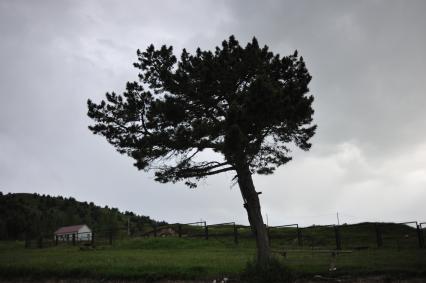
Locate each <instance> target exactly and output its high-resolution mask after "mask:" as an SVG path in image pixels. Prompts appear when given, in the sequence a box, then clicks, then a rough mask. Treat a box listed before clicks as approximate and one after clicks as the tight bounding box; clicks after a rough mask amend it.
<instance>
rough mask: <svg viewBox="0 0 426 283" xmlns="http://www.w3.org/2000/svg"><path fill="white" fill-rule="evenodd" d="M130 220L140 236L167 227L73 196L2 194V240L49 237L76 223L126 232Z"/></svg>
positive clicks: (133, 228) (147, 218)
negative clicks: (153, 227) (82, 200)
mask: <svg viewBox="0 0 426 283" xmlns="http://www.w3.org/2000/svg"><path fill="white" fill-rule="evenodd" d="M128 221H129V223H130V225H129V226H130V231H131V233H132V234H138V233H141V232H143V231H144V230H146V229H148V227H151V225H153V224H157V225H161V224H165V222H157V221H155V220H152V219H151V218H149V217H148V216H142V215H136V214H134V213H133V212H129V211H126V212H124V213H123V212H120V211H119V210H118V209H117V208H110V207H108V206H105V207H100V206H97V205H95V204H94V203H93V202H90V203H87V202H80V201H77V200H75V199H74V198H72V197H70V198H64V197H61V196H58V197H53V196H49V195H39V194H36V193H34V194H27V193H17V194H12V193H9V194H3V193H2V192H0V239H1V240H6V239H8V240H11V239H24V238H25V236H26V235H27V236H28V237H34V236H37V235H40V234H46V235H49V234H52V233H53V232H54V231H55V230H56V229H57V228H59V227H61V226H67V225H76V224H87V225H88V226H89V227H90V228H91V229H92V230H102V229H111V228H112V229H117V228H123V229H127V225H128Z"/></svg>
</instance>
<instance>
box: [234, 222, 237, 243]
mask: <svg viewBox="0 0 426 283" xmlns="http://www.w3.org/2000/svg"><path fill="white" fill-rule="evenodd" d="M234 243H235V244H236V245H238V228H237V226H236V225H235V223H234Z"/></svg>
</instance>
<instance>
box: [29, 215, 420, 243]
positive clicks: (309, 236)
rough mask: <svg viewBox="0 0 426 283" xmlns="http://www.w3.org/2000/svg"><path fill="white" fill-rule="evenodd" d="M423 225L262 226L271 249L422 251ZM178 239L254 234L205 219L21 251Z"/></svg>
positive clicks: (95, 234)
mask: <svg viewBox="0 0 426 283" xmlns="http://www.w3.org/2000/svg"><path fill="white" fill-rule="evenodd" d="M425 228H426V222H420V223H418V222H417V221H410V222H403V223H371V222H368V223H357V224H343V225H312V226H309V227H300V226H299V225H298V224H284V225H279V226H269V227H267V232H268V237H269V241H270V244H271V247H272V248H280V249H283V248H284V249H326V250H362V249H371V248H396V249H417V248H421V249H422V248H425V239H424V230H425ZM149 237H154V238H165V237H178V238H186V239H193V238H198V239H205V240H217V241H221V242H224V243H225V242H226V243H228V244H235V245H239V244H242V243H243V244H246V243H253V242H254V241H253V240H254V238H255V235H254V233H253V231H252V229H251V228H250V226H244V225H238V224H236V223H235V222H226V223H216V224H207V222H206V221H198V222H192V223H174V224H166V225H158V226H157V225H152V226H148V225H147V226H146V229H145V231H143V232H141V233H137V234H136V233H134V234H131V233H130V230H129V229H127V228H118V229H117V228H116V229H104V230H95V231H91V232H84V233H77V232H74V233H67V234H62V235H51V234H47V235H40V236H38V237H36V238H31V239H30V238H26V240H25V247H27V248H45V247H53V246H58V245H79V246H81V247H88V248H89V247H95V246H101V245H113V244H114V242H115V241H119V240H124V239H131V238H149Z"/></svg>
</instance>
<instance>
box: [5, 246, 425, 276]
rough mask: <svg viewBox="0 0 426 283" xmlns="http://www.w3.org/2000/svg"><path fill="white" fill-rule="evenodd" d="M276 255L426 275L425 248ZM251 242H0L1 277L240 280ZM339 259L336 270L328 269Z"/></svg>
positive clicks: (302, 270) (308, 271) (309, 270)
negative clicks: (83, 245) (36, 245)
mask: <svg viewBox="0 0 426 283" xmlns="http://www.w3.org/2000/svg"><path fill="white" fill-rule="evenodd" d="M275 243H276V244H275V245H274V246H273V247H274V250H279V251H283V250H286V251H287V254H286V257H283V256H282V255H277V256H278V257H279V258H280V260H282V261H283V262H285V263H286V264H287V265H288V266H290V267H291V268H292V269H293V270H294V271H295V272H296V273H297V274H299V276H307V277H309V276H313V275H315V274H322V275H327V276H330V275H332V276H334V275H346V274H351V275H361V276H362V275H371V274H407V275H410V276H416V275H418V276H420V275H422V276H424V275H426V249H415V248H407V249H394V248H392V249H391V248H385V249H376V248H370V249H367V250H360V251H352V252H347V253H341V254H339V255H338V256H337V257H336V258H335V259H334V258H333V257H332V256H331V252H330V251H324V250H320V249H312V248H309V247H305V248H304V249H285V247H284V246H282V245H280V244H279V242H278V243H277V241H275ZM254 255H255V248H254V242H253V240H249V239H245V240H240V243H239V245H235V244H234V243H233V239H231V238H229V239H226V240H225V239H221V240H219V239H215V238H212V239H210V240H208V241H206V240H204V239H185V238H181V239H180V238H135V239H127V240H117V241H115V242H114V245H113V246H107V245H105V246H98V247H97V248H96V249H93V250H92V249H87V250H85V249H80V247H78V246H71V245H59V246H57V247H50V248H43V249H25V248H24V243H23V242H0V277H2V278H27V277H30V278H96V279H100V278H104V279H114V278H119V279H148V280H152V279H164V278H167V279H209V278H218V277H221V276H227V277H231V278H237V277H238V274H239V273H240V272H241V271H242V270H243V269H244V267H245V265H246V263H247V261H249V260H251V259H253V257H254ZM333 261H335V264H336V267H337V270H336V271H334V272H329V271H328V269H329V267H330V264H331V263H332V262H333Z"/></svg>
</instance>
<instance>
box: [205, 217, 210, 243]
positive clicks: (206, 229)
mask: <svg viewBox="0 0 426 283" xmlns="http://www.w3.org/2000/svg"><path fill="white" fill-rule="evenodd" d="M204 238H205V239H206V240H208V239H209V227H208V226H207V223H206V221H204Z"/></svg>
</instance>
